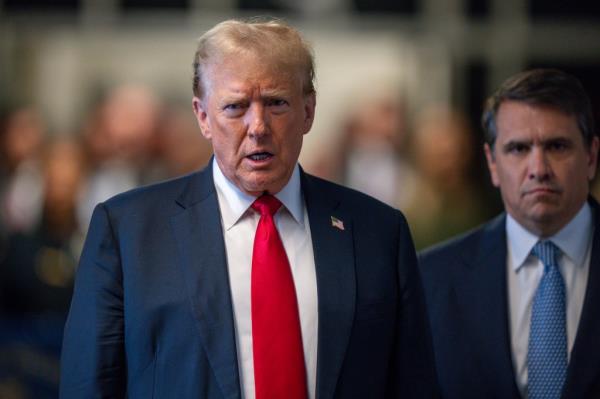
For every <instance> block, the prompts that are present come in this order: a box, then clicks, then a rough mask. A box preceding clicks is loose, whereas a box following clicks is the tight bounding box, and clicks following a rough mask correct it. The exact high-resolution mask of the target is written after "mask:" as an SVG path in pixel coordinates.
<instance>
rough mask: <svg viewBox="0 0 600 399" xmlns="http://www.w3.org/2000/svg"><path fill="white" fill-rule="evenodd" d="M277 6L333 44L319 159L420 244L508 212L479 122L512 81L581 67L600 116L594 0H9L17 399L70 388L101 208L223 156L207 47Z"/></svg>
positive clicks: (317, 43)
mask: <svg viewBox="0 0 600 399" xmlns="http://www.w3.org/2000/svg"><path fill="white" fill-rule="evenodd" d="M259 15H271V16H277V17H281V18H284V19H286V20H288V21H289V22H290V23H291V24H293V25H294V26H296V27H298V28H299V29H300V30H301V31H302V32H303V33H304V34H305V36H306V37H307V38H308V39H309V41H310V42H311V43H312V44H313V46H314V49H315V53H316V61H317V92H318V100H317V104H318V105H317V115H316V121H315V124H314V127H313V130H312V131H311V133H310V134H309V135H307V136H306V140H305V146H304V149H303V152H302V155H301V163H302V164H303V166H304V167H305V169H306V170H308V171H309V172H312V173H315V174H318V175H321V176H323V177H326V178H329V179H332V180H335V181H338V182H341V183H344V184H347V185H350V186H352V187H355V188H358V189H361V190H363V191H366V192H368V193H370V194H372V195H374V196H376V197H378V198H380V199H381V200H383V201H385V202H388V203H389V204H391V205H393V206H396V207H399V208H401V209H402V210H403V211H405V213H406V214H407V217H408V219H409V222H410V225H411V229H412V231H413V234H414V236H415V241H416V245H417V247H418V248H423V247H425V246H427V245H430V244H433V243H435V242H438V241H440V240H443V239H445V238H447V237H449V236H450V235H453V234H457V233H459V232H462V231H465V230H466V229H469V228H471V227H474V226H476V225H477V224H479V223H481V222H482V221H483V220H485V219H487V218H489V217H490V216H492V215H494V214H495V213H497V212H499V211H500V210H501V203H500V201H499V196H498V195H497V193H496V192H495V191H494V190H493V189H492V187H491V185H490V183H489V182H488V180H489V179H488V174H487V170H486V168H485V164H484V161H483V160H484V158H483V154H482V151H481V145H482V137H481V129H480V127H479V117H480V114H481V108H482V102H483V100H484V98H485V97H486V96H487V95H489V94H490V93H491V92H492V91H493V90H494V88H495V87H497V85H498V84H499V83H500V82H501V81H503V80H504V79H505V78H507V77H508V76H509V75H511V74H513V73H515V72H517V71H520V70H522V69H525V68H531V67H539V66H545V67H558V68H561V69H564V70H566V71H567V72H571V73H573V74H574V75H576V76H577V77H579V79H580V80H581V81H582V82H583V84H584V86H585V87H586V89H587V91H588V93H589V95H590V96H591V98H592V102H593V104H594V109H595V114H596V119H597V120H599V119H600V2H598V1H594V0H587V1H577V0H571V1H569V2H566V1H560V0H529V1H526V0H396V1H394V0H305V1H299V0H298V1H294V0H0V312H1V313H0V317H1V319H0V397H1V398H33V397H35V398H45V397H56V384H57V381H58V375H59V369H58V353H59V351H60V337H61V334H62V325H63V323H64V318H65V315H66V311H67V309H68V304H69V300H70V295H71V290H72V283H73V275H74V272H75V269H76V265H77V259H78V257H79V251H80V249H81V245H82V241H83V238H84V236H85V232H86V229H87V223H88V221H89V217H90V214H91V211H92V209H93V207H94V205H95V204H96V203H97V202H98V201H102V200H104V199H107V198H108V197H110V196H112V195H113V194H116V193H117V192H120V191H123V190H126V189H128V188H131V187H135V186H138V185H141V184H147V183H151V182H154V181H157V180H161V179H165V178H171V177H175V176H178V175H181V174H184V173H188V172H190V171H193V170H196V169H198V168H200V167H201V166H202V165H204V164H206V162H207V160H208V159H209V157H210V146H209V144H208V143H207V142H206V141H204V140H203V139H202V138H201V136H200V132H199V130H198V128H197V127H196V125H195V121H194V118H193V114H192V109H191V97H192V92H191V75H192V71H191V63H192V57H193V54H194V51H195V40H196V38H197V37H199V36H200V35H201V34H202V33H203V32H204V31H206V30H207V29H209V28H210V27H212V26H213V25H214V24H216V23H217V22H219V21H221V20H224V19H227V18H233V17H242V18H243V17H252V16H259ZM595 186H596V185H595ZM595 191H596V192H598V190H597V189H596V188H595Z"/></svg>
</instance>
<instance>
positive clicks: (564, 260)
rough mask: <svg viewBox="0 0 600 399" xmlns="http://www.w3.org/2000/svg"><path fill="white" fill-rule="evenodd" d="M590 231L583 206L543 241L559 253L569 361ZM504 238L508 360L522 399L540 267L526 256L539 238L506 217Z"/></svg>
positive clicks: (587, 212)
mask: <svg viewBox="0 0 600 399" xmlns="http://www.w3.org/2000/svg"><path fill="white" fill-rule="evenodd" d="M593 230H594V228H593V223H592V210H591V208H590V206H589V204H588V203H587V202H586V203H585V204H584V205H583V207H582V208H581V209H580V210H579V212H578V213H577V215H575V217H574V218H573V219H572V220H571V221H570V222H569V223H568V224H567V225H566V226H565V227H563V228H562V229H561V230H560V231H559V232H558V233H556V234H555V235H553V236H551V237H547V238H545V240H550V241H552V242H553V243H554V244H555V245H556V246H557V247H558V248H560V250H561V255H560V256H559V258H558V263H559V269H560V273H561V274H562V276H563V279H564V281H565V294H566V298H565V299H566V312H567V314H566V316H567V318H566V322H567V346H568V356H569V358H570V355H571V349H572V348H573V342H574V341H575V334H576V332H577V326H578V324H579V318H580V316H581V309H582V307H583V300H584V296H585V290H586V287H587V280H588V270H589V267H590V256H591V248H592V245H591V243H592V235H593V233H594V231H593ZM506 237H507V247H508V248H507V250H508V254H507V274H508V276H507V277H508V278H507V282H508V298H509V313H510V318H509V322H510V334H511V335H510V338H511V340H510V341H511V350H512V359H513V366H514V370H515V373H516V376H515V377H516V381H517V387H518V388H519V391H520V392H521V396H522V397H523V398H524V399H526V398H527V348H528V345H529V328H530V322H531V306H532V303H533V298H534V296H535V292H536V290H537V287H538V285H539V283H540V280H541V278H542V274H543V272H544V266H543V264H542V262H541V261H540V260H539V259H538V258H537V257H535V256H533V255H531V254H530V252H531V249H532V248H533V246H534V245H535V244H536V243H537V242H538V241H539V240H540V237H537V236H536V235H534V234H532V233H531V232H529V231H528V230H526V229H525V228H524V227H523V226H521V225H520V224H519V223H517V221H516V220H515V219H513V218H512V217H511V216H510V215H508V216H507V218H506Z"/></svg>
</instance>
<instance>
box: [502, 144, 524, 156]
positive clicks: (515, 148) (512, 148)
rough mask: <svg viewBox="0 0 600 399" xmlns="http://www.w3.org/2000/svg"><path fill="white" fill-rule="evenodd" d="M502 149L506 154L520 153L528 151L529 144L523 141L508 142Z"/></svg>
mask: <svg viewBox="0 0 600 399" xmlns="http://www.w3.org/2000/svg"><path fill="white" fill-rule="evenodd" d="M504 151H505V152H506V153H508V154H514V155H521V154H525V153H526V152H527V151H529V145H527V144H524V143H509V144H508V145H507V146H506V147H505V150H504Z"/></svg>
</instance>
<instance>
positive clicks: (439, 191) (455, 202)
mask: <svg viewBox="0 0 600 399" xmlns="http://www.w3.org/2000/svg"><path fill="white" fill-rule="evenodd" d="M473 147H474V145H473V134H472V131H471V128H470V126H469V123H468V121H467V119H466V117H465V116H464V115H463V114H462V113H460V112H458V111H456V110H452V109H450V108H449V107H446V106H435V107H431V108H428V109H426V110H425V111H423V113H422V114H421V115H419V116H418V118H417V121H416V125H415V137H414V154H415V164H416V166H417V171H418V176H419V177H418V179H417V187H416V194H415V195H414V196H413V202H412V203H411V204H410V205H409V206H408V207H407V208H406V209H405V211H406V214H407V218H408V221H409V223H410V227H411V231H412V232H413V237H414V239H415V246H416V247H417V248H419V249H420V248H423V247H425V246H428V245H431V244H434V243H436V242H439V241H442V240H443V239H445V238H448V237H450V236H452V235H455V234H458V233H460V232H463V231H466V230H467V229H469V228H471V227H474V226H476V225H477V224H479V223H481V222H483V221H484V220H485V217H486V212H485V203H484V198H483V195H482V193H481V190H479V189H478V187H477V186H476V184H475V181H474V179H473V168H474V167H475V166H474V165H475V163H474V151H473Z"/></svg>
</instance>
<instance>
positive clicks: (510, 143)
mask: <svg viewBox="0 0 600 399" xmlns="http://www.w3.org/2000/svg"><path fill="white" fill-rule="evenodd" d="M572 142H573V139H572V138H570V137H565V136H556V137H549V138H547V139H544V140H541V142H540V144H541V145H542V146H545V145H548V144H552V143H572ZM533 143H534V140H519V139H513V140H510V141H508V142H506V143H504V145H503V146H502V148H503V149H509V148H511V147H514V146H516V145H525V146H532V145H533Z"/></svg>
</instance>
